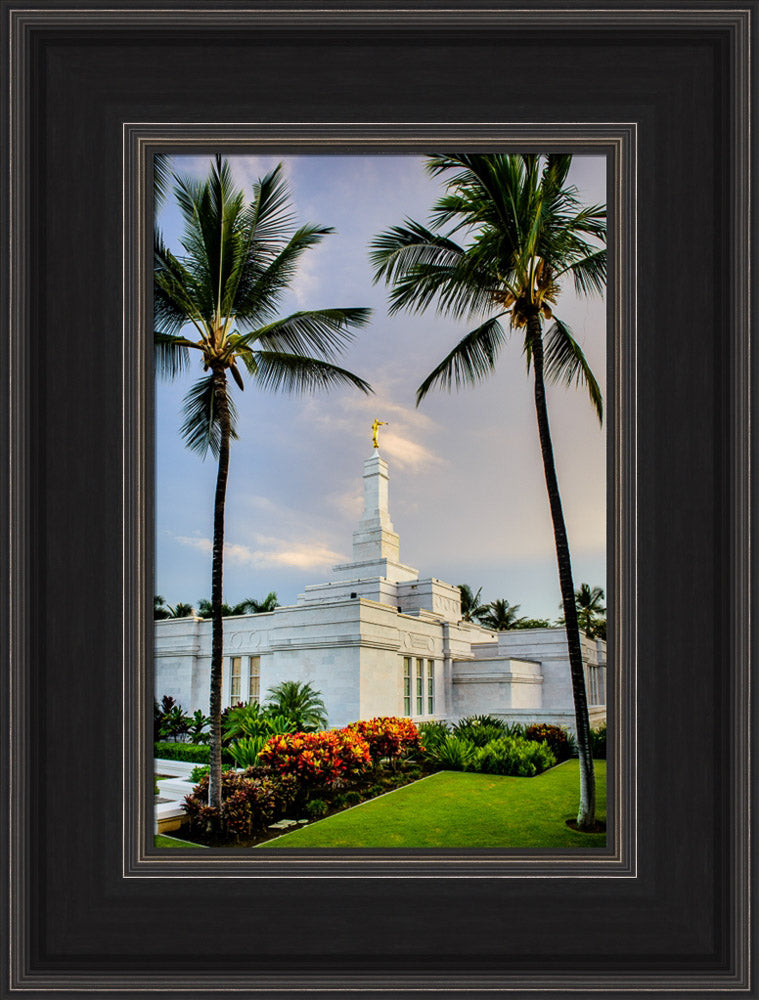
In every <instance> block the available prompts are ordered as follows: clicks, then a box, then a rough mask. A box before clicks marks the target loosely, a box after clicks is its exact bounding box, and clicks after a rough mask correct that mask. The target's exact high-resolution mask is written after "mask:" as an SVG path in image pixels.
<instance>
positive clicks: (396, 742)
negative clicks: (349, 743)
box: [348, 716, 424, 764]
mask: <svg viewBox="0 0 759 1000" xmlns="http://www.w3.org/2000/svg"><path fill="white" fill-rule="evenodd" d="M348 729H350V730H352V731H353V732H354V733H358V734H359V736H362V737H363V738H364V739H365V740H366V742H367V743H368V744H369V753H370V754H371V756H372V761H373V762H374V763H375V764H378V763H379V762H380V760H382V758H383V757H389V758H390V759H391V760H397V759H398V758H399V757H404V756H406V755H407V754H409V753H413V752H414V751H420V752H421V751H423V750H424V747H423V746H422V741H421V739H420V736H419V730H418V729H417V728H416V726H415V725H414V723H413V722H412V721H411V719H403V718H398V717H396V716H378V717H377V718H375V719H365V720H361V721H360V722H352V723H351V724H350V726H348Z"/></svg>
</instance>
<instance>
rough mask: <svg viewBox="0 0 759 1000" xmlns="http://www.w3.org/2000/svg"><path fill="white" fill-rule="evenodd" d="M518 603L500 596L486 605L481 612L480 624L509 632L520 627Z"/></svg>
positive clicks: (498, 630)
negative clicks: (511, 602) (510, 602)
mask: <svg viewBox="0 0 759 1000" xmlns="http://www.w3.org/2000/svg"><path fill="white" fill-rule="evenodd" d="M519 607H520V606H519V605H518V604H509V602H508V601H507V600H505V599H504V598H498V599H497V600H495V601H491V602H490V604H486V605H485V609H484V610H483V611H482V612H481V613H480V616H479V621H480V625H482V626H483V627H484V628H492V629H495V631H497V632H508V631H510V630H511V629H513V628H519V625H518V622H520V621H521V619H520V618H518V617H517V612H518V611H519Z"/></svg>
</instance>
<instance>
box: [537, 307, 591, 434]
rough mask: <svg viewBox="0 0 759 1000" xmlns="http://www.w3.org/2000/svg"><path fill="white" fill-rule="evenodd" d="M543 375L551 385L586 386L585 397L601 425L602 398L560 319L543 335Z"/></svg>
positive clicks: (585, 361) (575, 344) (583, 356)
mask: <svg viewBox="0 0 759 1000" xmlns="http://www.w3.org/2000/svg"><path fill="white" fill-rule="evenodd" d="M544 356H545V369H544V370H545V374H546V378H547V379H548V380H549V381H551V382H555V383H556V382H563V383H564V384H565V385H572V384H573V383H574V384H575V385H581V384H584V385H585V386H586V387H587V390H588V395H589V397H590V401H591V403H592V404H593V407H594V409H595V411H596V413H597V414H598V420H599V422H601V423H602V422H603V414H604V408H603V396H602V395H601V390H600V388H599V386H598V382H596V379H595V376H594V375H593V372H592V371H591V370H590V365H589V364H588V362H587V360H586V358H585V355H584V354H583V352H582V348H581V347H580V345H579V344H578V343H577V341H576V340H575V339H574V337H573V336H572V331H571V330H570V329H569V327H568V326H567V325H566V323H562V321H561V320H559V319H555V320H554V323H553V324H552V325H551V326H550V327H549V329H548V330H547V331H546V334H545V336H544Z"/></svg>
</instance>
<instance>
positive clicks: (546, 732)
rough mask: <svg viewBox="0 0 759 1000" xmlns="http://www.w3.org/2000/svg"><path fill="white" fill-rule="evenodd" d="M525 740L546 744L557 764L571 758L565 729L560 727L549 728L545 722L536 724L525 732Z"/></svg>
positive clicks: (570, 746) (570, 748)
mask: <svg viewBox="0 0 759 1000" xmlns="http://www.w3.org/2000/svg"><path fill="white" fill-rule="evenodd" d="M524 737H525V739H526V740H533V741H534V742H535V743H546V744H548V748H549V749H550V750H551V752H552V753H553V755H554V757H555V758H556V760H557V762H559V763H561V761H563V760H568V759H569V758H570V757H571V756H572V745H571V743H570V741H569V737H568V736H567V731H566V729H562V728H561V726H550V725H548V723H546V722H537V723H535V725H533V726H528V727H527V729H526V730H525V734H524Z"/></svg>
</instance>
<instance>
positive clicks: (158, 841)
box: [153, 833, 204, 848]
mask: <svg viewBox="0 0 759 1000" xmlns="http://www.w3.org/2000/svg"><path fill="white" fill-rule="evenodd" d="M153 846H154V847H200V848H203V847H204V845H203V844H191V843H190V841H189V840H180V839H179V838H178V837H166V836H164V835H162V834H160V833H157V834H156V835H155V837H154V838H153Z"/></svg>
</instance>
